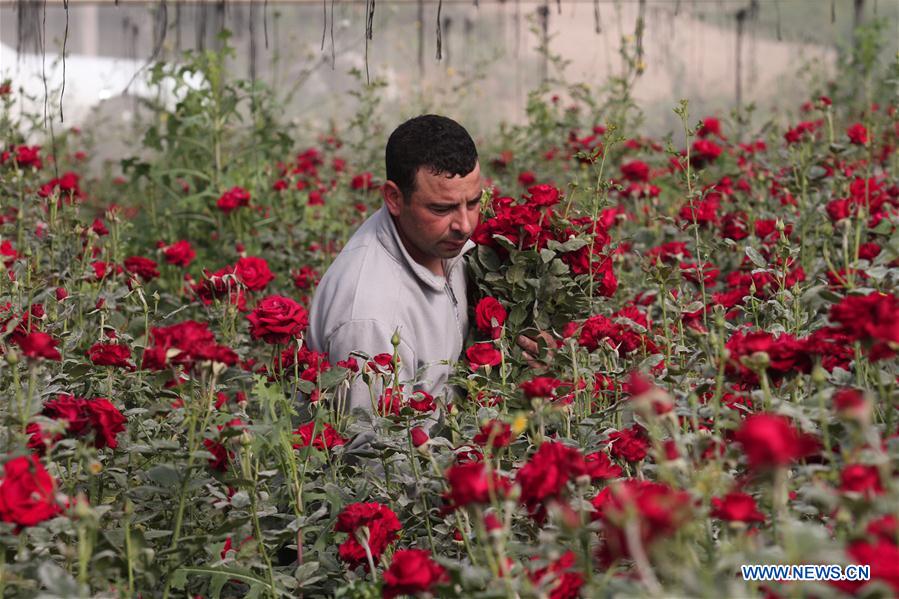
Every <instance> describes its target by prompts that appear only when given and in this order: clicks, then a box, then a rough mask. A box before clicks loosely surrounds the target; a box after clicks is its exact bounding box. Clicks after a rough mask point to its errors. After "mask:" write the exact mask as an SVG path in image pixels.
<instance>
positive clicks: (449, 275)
mask: <svg viewBox="0 0 899 599" xmlns="http://www.w3.org/2000/svg"><path fill="white" fill-rule="evenodd" d="M385 157H386V167H387V181H386V183H384V185H383V187H382V188H381V195H382V196H383V199H384V206H383V207H382V208H380V209H379V210H378V211H377V212H375V214H374V215H372V216H371V217H369V218H368V219H367V220H366V221H365V222H364V223H363V224H362V226H361V227H360V228H359V230H358V231H356V233H355V234H354V235H353V236H352V237H351V238H350V240H349V242H348V243H347V245H346V247H344V249H343V251H341V252H340V254H339V255H338V256H337V258H336V259H335V260H334V263H333V264H332V265H331V267H330V268H329V269H328V271H327V272H326V273H325V276H324V277H323V278H322V280H321V283H320V284H319V286H318V289H317V290H316V293H315V297H314V299H313V302H312V309H311V311H310V325H309V339H308V342H309V346H310V347H311V348H312V349H314V350H316V351H325V352H328V355H329V356H330V358H331V361H332V362H336V361H337V360H343V359H346V358H347V356H348V355H349V354H350V352H354V351H358V352H362V353H364V354H367V355H369V356H374V355H376V354H380V353H393V346H392V345H391V337H392V336H393V334H394V332H398V333H399V338H400V344H399V347H398V353H399V357H400V363H399V379H400V382H401V383H402V382H403V381H408V380H411V379H413V378H414V377H415V376H416V374H417V373H418V374H420V381H421V382H420V384H418V385H416V390H417V389H421V390H424V391H426V392H428V393H430V394H432V395H435V396H436V395H438V394H439V393H441V392H442V391H443V388H444V386H445V384H446V381H447V378H448V376H449V374H450V372H451V366H450V365H449V364H446V363H441V362H446V361H454V360H457V359H458V358H459V355H460V354H461V352H462V345H463V342H464V339H465V336H466V334H467V331H468V301H467V299H466V294H465V291H466V279H465V272H464V268H463V266H464V265H463V264H462V257H463V255H464V254H465V253H466V252H467V251H468V250H470V249H471V248H472V247H474V242H472V241H471V240H470V239H469V237H471V234H472V232H474V229H475V227H476V226H477V224H478V218H479V214H480V201H481V194H482V186H483V181H482V179H481V170H480V166H479V164H478V154H477V150H476V149H475V145H474V141H473V140H472V139H471V136H469V135H468V132H467V131H465V129H464V128H462V126H461V125H459V124H458V123H456V122H455V121H453V120H451V119H449V118H446V117H442V116H436V115H424V116H419V117H416V118H413V119H411V120H409V121H406V122H405V123H403V124H402V125H400V126H399V127H397V129H396V130H395V131H394V132H393V133H392V134H391V135H390V138H389V140H388V141H387V148H386V151H385ZM412 390H413V389H411V388H409V386H408V385H407V387H406V389H405V391H406V393H407V394H408V393H410V392H411V391H412ZM379 391H380V389H375V393H378V392H379ZM348 399H349V407H350V408H368V409H371V406H372V397H371V395H370V392H369V389H368V386H367V385H366V384H365V383H364V382H363V381H362V378H361V377H357V379H356V383H355V384H354V385H353V386H352V388H351V389H350V392H349V396H348ZM375 399H377V398H376V397H375Z"/></svg>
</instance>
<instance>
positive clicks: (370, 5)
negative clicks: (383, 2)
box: [365, 0, 375, 85]
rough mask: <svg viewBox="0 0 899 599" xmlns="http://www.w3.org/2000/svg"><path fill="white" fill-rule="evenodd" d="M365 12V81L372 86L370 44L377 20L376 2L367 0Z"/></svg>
mask: <svg viewBox="0 0 899 599" xmlns="http://www.w3.org/2000/svg"><path fill="white" fill-rule="evenodd" d="M365 11H366V13H367V14H368V16H367V18H366V19H365V81H366V83H368V84H369V85H371V75H370V74H369V72H368V42H369V40H371V39H372V24H373V23H374V19H375V0H365Z"/></svg>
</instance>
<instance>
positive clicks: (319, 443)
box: [293, 422, 346, 449]
mask: <svg viewBox="0 0 899 599" xmlns="http://www.w3.org/2000/svg"><path fill="white" fill-rule="evenodd" d="M313 427H315V422H307V423H306V424H304V425H302V426H300V427H299V428H297V430H295V431H293V434H294V436H299V437H300V439H299V442H298V443H294V444H293V448H294V449H302V448H303V447H307V446H308V445H309V442H310V441H312V429H313ZM315 432H316V435H315V440H314V441H312V446H313V447H315V448H316V449H331V448H332V447H334V446H336V445H343V444H345V443H346V439H344V438H343V437H341V436H340V434H339V433H338V432H337V431H336V430H335V429H334V427H333V426H331V425H330V424H328V423H327V422H325V423H323V424H322V426H319V427H315Z"/></svg>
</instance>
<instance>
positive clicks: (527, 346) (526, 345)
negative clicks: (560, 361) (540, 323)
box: [515, 331, 556, 370]
mask: <svg viewBox="0 0 899 599" xmlns="http://www.w3.org/2000/svg"><path fill="white" fill-rule="evenodd" d="M540 339H542V340H543V342H544V343H545V344H546V362H541V361H539V360H537V356H538V355H540V345H539V343H538V340H540ZM515 343H516V345H518V347H520V348H521V349H522V352H521V353H522V355H523V356H524V359H525V361H526V362H527V363H528V366H530V367H531V368H533V369H535V370H545V369H546V368H547V364H548V363H550V362H552V360H553V357H554V356H555V353H556V342H555V340H554V339H553V337H552V335H550V334H549V332H547V331H539V332H538V333H537V334H536V335H535V336H530V335H519V336H518V338H517V339H516V340H515Z"/></svg>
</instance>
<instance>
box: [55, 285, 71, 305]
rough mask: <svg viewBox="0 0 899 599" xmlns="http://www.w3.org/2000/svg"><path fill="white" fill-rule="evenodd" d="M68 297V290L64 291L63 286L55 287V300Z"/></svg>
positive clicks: (59, 300)
mask: <svg viewBox="0 0 899 599" xmlns="http://www.w3.org/2000/svg"><path fill="white" fill-rule="evenodd" d="M67 297H69V292H68V291H66V288H65V287H57V288H56V301H58V302H61V301H63V300H64V299H66V298H67Z"/></svg>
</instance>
